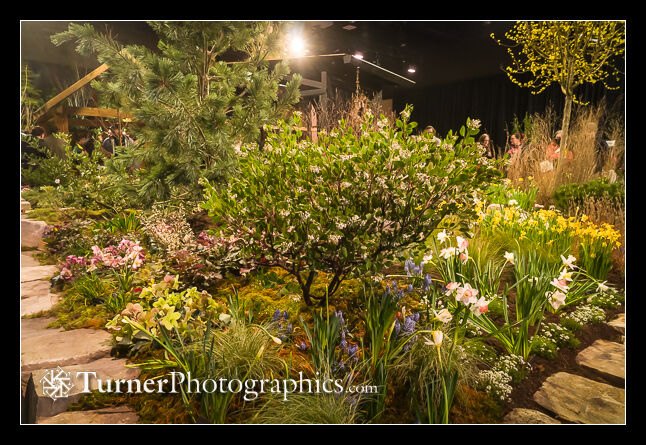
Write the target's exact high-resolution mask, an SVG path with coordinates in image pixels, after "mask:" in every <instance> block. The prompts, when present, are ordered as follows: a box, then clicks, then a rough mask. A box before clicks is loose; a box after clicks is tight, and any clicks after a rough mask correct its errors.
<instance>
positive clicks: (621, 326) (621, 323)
mask: <svg viewBox="0 0 646 445" xmlns="http://www.w3.org/2000/svg"><path fill="white" fill-rule="evenodd" d="M608 325H609V326H612V327H613V328H615V329H616V330H617V331H618V332H620V333H621V334H625V333H626V314H620V315H619V316H618V317H617V318H615V319H614V320H612V321H609V322H608Z"/></svg>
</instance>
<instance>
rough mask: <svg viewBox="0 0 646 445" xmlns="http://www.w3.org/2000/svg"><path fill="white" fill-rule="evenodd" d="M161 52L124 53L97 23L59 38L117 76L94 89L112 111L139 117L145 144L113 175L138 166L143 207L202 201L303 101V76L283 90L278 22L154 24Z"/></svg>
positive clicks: (56, 38) (136, 183)
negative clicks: (242, 147) (249, 147)
mask: <svg viewBox="0 0 646 445" xmlns="http://www.w3.org/2000/svg"><path fill="white" fill-rule="evenodd" d="M148 24H149V26H150V27H151V28H152V29H153V30H154V31H155V32H156V34H157V35H158V36H159V43H158V51H151V50H149V49H148V48H146V47H144V46H141V45H122V44H120V43H119V42H117V41H116V40H114V39H113V38H112V36H111V35H110V34H109V33H108V34H102V33H99V32H97V31H96V30H95V29H94V28H93V27H92V25H90V24H83V25H80V24H74V23H72V24H70V25H69V27H68V29H67V31H64V32H61V33H58V34H55V35H53V36H52V37H51V40H52V42H53V43H54V44H55V45H62V44H64V43H66V42H72V41H73V42H74V43H75V44H76V50H77V52H79V53H80V54H82V55H86V56H89V55H96V57H97V59H98V61H99V62H100V63H106V64H107V65H108V66H109V70H108V71H106V72H105V73H104V74H102V76H101V77H100V78H99V80H95V81H93V82H92V87H93V88H95V89H96V90H98V91H99V93H100V97H101V100H102V101H103V103H104V104H105V105H107V106H111V107H118V108H120V109H122V110H124V111H129V112H130V113H132V114H133V115H134V120H135V121H137V122H139V123H142V124H143V126H141V127H135V128H133V130H134V131H135V135H136V139H137V144H135V145H134V146H132V147H127V148H126V147H124V148H121V149H119V156H116V157H114V158H113V159H112V160H111V162H110V163H109V164H110V166H111V167H112V171H114V172H121V173H122V174H123V172H127V171H128V169H126V168H124V166H126V165H132V164H134V163H140V164H141V165H143V167H144V168H142V169H141V170H136V171H134V172H133V173H132V174H131V175H130V177H129V178H127V179H126V180H124V181H123V186H124V190H127V191H129V192H130V193H131V194H136V196H137V199H138V201H139V202H141V203H142V204H143V205H150V204H152V203H153V202H155V201H163V200H168V199H171V198H179V199H189V200H195V199H199V198H200V196H201V192H202V187H201V186H200V185H199V183H200V178H202V177H205V178H207V179H208V180H209V182H211V183H215V184H218V183H219V184H222V183H224V182H225V181H226V178H227V176H228V175H230V174H231V173H232V172H233V171H234V170H235V166H236V159H237V157H236V152H235V147H236V145H238V144H240V143H248V142H252V141H256V140H258V138H259V136H260V131H261V128H262V127H263V125H274V124H275V123H276V122H277V121H278V119H280V118H284V117H286V116H287V115H288V114H289V113H290V111H291V109H292V106H293V105H294V104H295V103H296V102H297V101H298V99H299V91H298V88H299V84H300V76H298V75H294V76H293V77H292V79H291V80H290V81H289V82H287V83H286V88H285V90H283V91H281V90H280V89H279V82H280V81H281V80H282V79H284V78H285V77H286V76H287V75H288V74H289V73H290V70H289V67H288V65H287V63H286V62H285V61H280V62H279V63H277V64H275V66H274V67H273V68H271V67H270V66H269V61H268V58H269V57H271V56H275V55H277V54H278V48H279V45H280V43H281V38H282V35H283V32H282V31H283V28H284V24H282V23H280V22H278V23H277V22H149V23H148Z"/></svg>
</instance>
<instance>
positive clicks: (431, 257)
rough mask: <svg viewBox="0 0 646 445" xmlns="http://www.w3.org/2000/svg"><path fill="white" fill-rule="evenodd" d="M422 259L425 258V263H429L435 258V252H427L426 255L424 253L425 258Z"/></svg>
mask: <svg viewBox="0 0 646 445" xmlns="http://www.w3.org/2000/svg"><path fill="white" fill-rule="evenodd" d="M422 259H423V260H424V262H425V263H428V262H429V261H431V260H432V259H433V253H432V252H429V253H427V254H426V255H424V258H422Z"/></svg>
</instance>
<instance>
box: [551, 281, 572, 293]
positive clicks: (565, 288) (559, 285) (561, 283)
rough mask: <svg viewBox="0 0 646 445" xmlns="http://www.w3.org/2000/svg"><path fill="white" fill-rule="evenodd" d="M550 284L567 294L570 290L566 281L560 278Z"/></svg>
mask: <svg viewBox="0 0 646 445" xmlns="http://www.w3.org/2000/svg"><path fill="white" fill-rule="evenodd" d="M550 284H551V285H552V286H554V287H556V288H557V289H559V290H561V291H563V292H567V291H568V289H570V288H569V286H568V285H567V283H566V282H565V280H562V279H559V278H554V279H553V280H552V281H550Z"/></svg>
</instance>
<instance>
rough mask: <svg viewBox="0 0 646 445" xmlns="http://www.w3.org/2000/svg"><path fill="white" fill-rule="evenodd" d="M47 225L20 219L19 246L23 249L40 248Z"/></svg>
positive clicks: (43, 222)
mask: <svg viewBox="0 0 646 445" xmlns="http://www.w3.org/2000/svg"><path fill="white" fill-rule="evenodd" d="M46 227H47V223H46V222H45V221H35V220H33V219H29V218H21V219H20V245H21V246H24V247H40V246H41V243H42V240H43V233H44V232H45V228H46Z"/></svg>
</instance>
